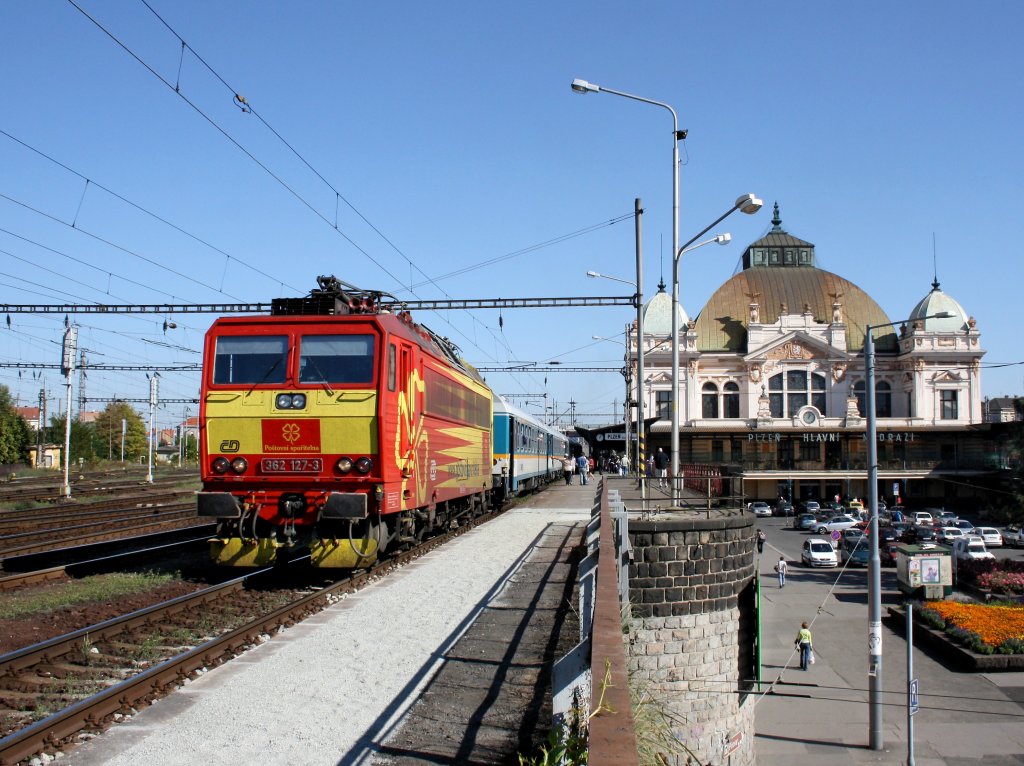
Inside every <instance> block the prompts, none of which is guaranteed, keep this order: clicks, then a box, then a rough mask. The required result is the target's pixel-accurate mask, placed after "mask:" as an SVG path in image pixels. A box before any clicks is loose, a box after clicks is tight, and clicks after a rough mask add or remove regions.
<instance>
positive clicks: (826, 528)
mask: <svg viewBox="0 0 1024 766" xmlns="http://www.w3.org/2000/svg"><path fill="white" fill-rule="evenodd" d="M858 523H860V520H859V519H855V518H853V516H845V515H844V516H833V517H832V518H831V519H829V520H828V521H825V522H818V526H816V527H815V528H814V531H815V532H817V533H818V534H819V535H824V534H828V533H829V532H835V531H836V530H839V531H840V532H841V531H842V530H844V529H849V528H850V527H852V526H854V525H855V524H858Z"/></svg>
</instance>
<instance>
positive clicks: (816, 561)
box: [800, 537, 839, 567]
mask: <svg viewBox="0 0 1024 766" xmlns="http://www.w3.org/2000/svg"><path fill="white" fill-rule="evenodd" d="M800 561H802V562H803V563H804V565H805V566H809V567H834V566H838V565H839V560H838V559H837V558H836V552H835V549H834V548H833V547H832V543H830V542H829V541H828V540H823V539H822V538H820V537H809V538H807V539H806V540H804V547H803V549H802V550H801V551H800Z"/></svg>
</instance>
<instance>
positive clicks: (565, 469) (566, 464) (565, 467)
mask: <svg viewBox="0 0 1024 766" xmlns="http://www.w3.org/2000/svg"><path fill="white" fill-rule="evenodd" d="M575 465H576V464H575V462H574V461H573V459H572V458H571V457H568V456H567V457H563V458H562V473H563V474H564V475H565V486H567V487H571V486H572V469H573V468H574V467H575Z"/></svg>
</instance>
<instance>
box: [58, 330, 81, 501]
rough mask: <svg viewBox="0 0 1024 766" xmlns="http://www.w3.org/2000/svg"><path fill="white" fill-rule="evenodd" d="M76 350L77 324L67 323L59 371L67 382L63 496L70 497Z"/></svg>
mask: <svg viewBox="0 0 1024 766" xmlns="http://www.w3.org/2000/svg"><path fill="white" fill-rule="evenodd" d="M77 350H78V326H77V325H73V324H69V325H68V327H67V329H66V330H64V348H63V353H62V354H61V368H62V369H61V372H63V373H64V379H65V381H66V382H67V389H68V397H67V402H68V405H67V411H66V414H65V418H64V486H63V488H62V489H61V494H62V496H63V497H71V388H72V381H73V380H74V378H73V376H74V374H75V353H76V352H77Z"/></svg>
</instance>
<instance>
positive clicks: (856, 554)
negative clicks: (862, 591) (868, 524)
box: [839, 535, 871, 567]
mask: <svg viewBox="0 0 1024 766" xmlns="http://www.w3.org/2000/svg"><path fill="white" fill-rule="evenodd" d="M839 550H840V556H841V557H842V560H843V563H844V564H846V563H849V564H853V565H855V566H861V567H866V566H867V565H868V560H869V559H870V558H871V553H870V551H869V550H868V539H867V537H866V536H863V535H862V536H861V537H859V538H853V539H851V538H847V539H844V540H843V544H842V545H841V546H840V547H839Z"/></svg>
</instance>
